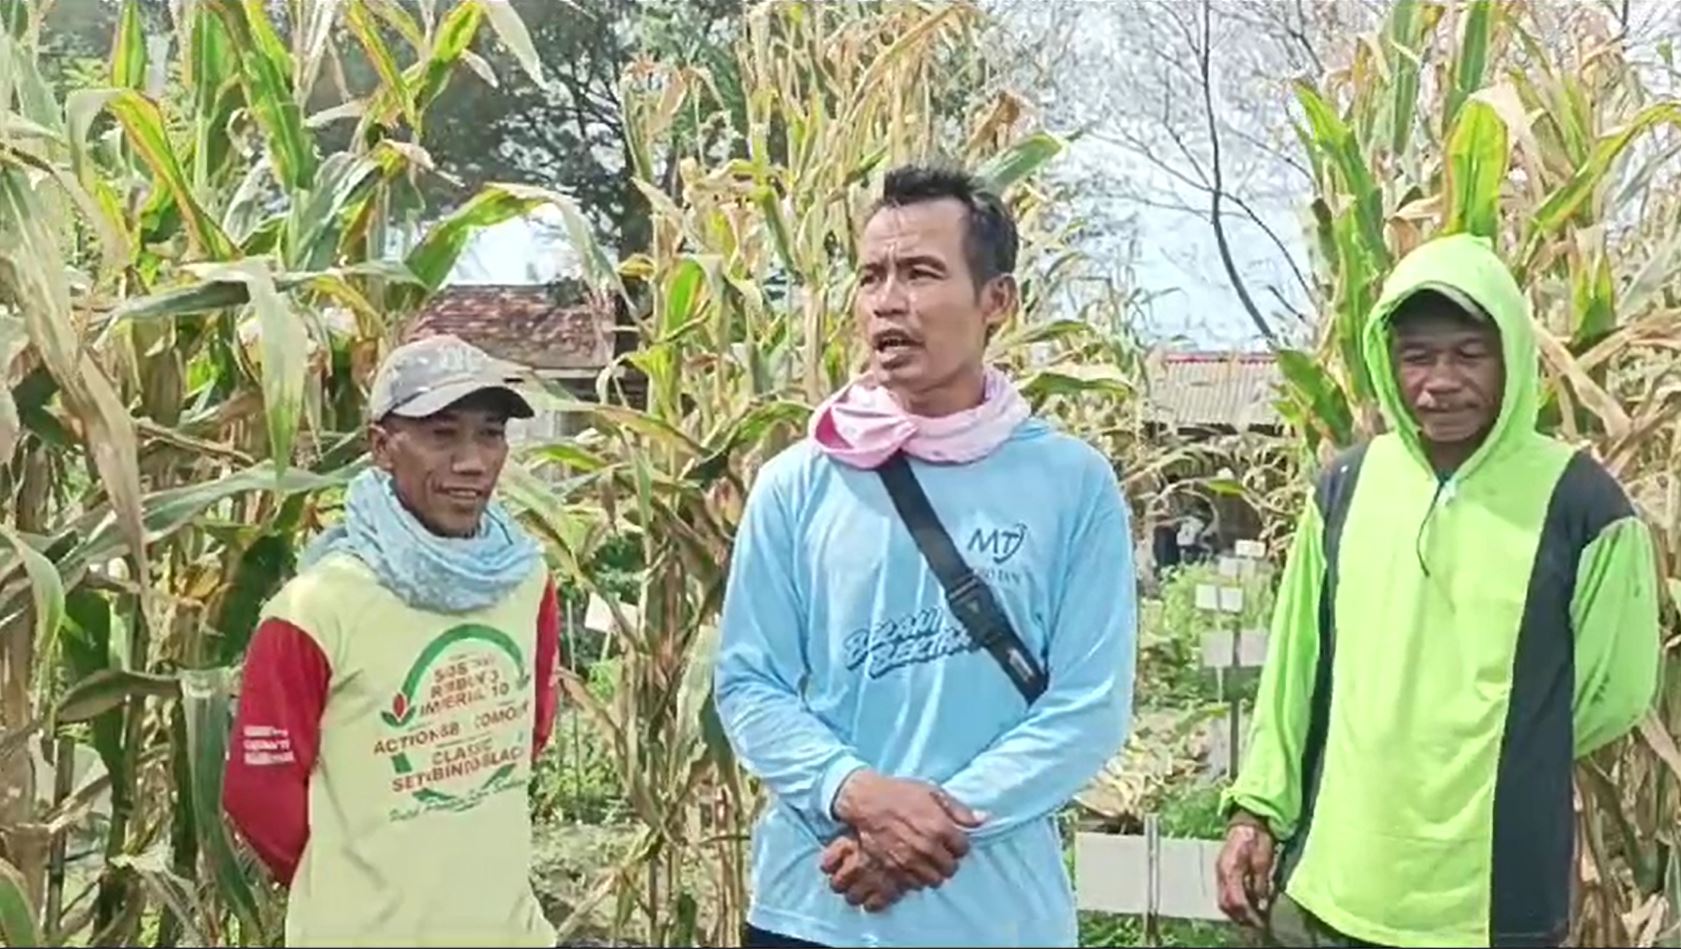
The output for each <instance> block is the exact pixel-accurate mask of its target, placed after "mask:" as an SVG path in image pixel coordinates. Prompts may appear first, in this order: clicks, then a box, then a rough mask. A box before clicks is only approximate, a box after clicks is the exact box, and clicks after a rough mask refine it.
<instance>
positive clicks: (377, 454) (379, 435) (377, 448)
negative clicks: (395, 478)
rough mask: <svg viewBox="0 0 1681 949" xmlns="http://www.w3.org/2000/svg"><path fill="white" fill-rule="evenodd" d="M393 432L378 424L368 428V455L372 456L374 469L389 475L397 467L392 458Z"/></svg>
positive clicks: (375, 423)
mask: <svg viewBox="0 0 1681 949" xmlns="http://www.w3.org/2000/svg"><path fill="white" fill-rule="evenodd" d="M391 437H392V436H391V432H390V431H389V430H388V429H386V428H385V426H383V425H381V424H380V423H378V422H374V423H373V424H371V425H369V426H368V454H369V455H370V456H372V458H373V462H374V467H376V468H378V469H380V470H381V471H384V472H386V473H387V474H389V473H390V472H391V470H392V469H393V468H395V467H396V461H395V460H394V459H393V458H392V457H391Z"/></svg>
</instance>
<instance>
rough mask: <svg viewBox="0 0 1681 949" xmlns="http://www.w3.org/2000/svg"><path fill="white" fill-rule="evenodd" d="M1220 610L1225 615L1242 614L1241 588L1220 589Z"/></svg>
mask: <svg viewBox="0 0 1681 949" xmlns="http://www.w3.org/2000/svg"><path fill="white" fill-rule="evenodd" d="M1220 609H1221V610H1222V611H1223V612H1226V613H1241V612H1243V588H1242V587H1221V588H1220Z"/></svg>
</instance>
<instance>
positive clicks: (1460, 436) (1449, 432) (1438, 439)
mask: <svg viewBox="0 0 1681 949" xmlns="http://www.w3.org/2000/svg"><path fill="white" fill-rule="evenodd" d="M1421 430H1422V432H1423V435H1424V439H1425V441H1428V442H1430V443H1432V444H1435V445H1443V446H1447V445H1469V444H1472V443H1474V442H1480V441H1481V440H1482V439H1483V438H1484V437H1485V436H1486V434H1487V431H1488V429H1487V427H1485V426H1483V425H1479V424H1476V423H1467V424H1462V425H1448V424H1437V425H1425V426H1421Z"/></svg>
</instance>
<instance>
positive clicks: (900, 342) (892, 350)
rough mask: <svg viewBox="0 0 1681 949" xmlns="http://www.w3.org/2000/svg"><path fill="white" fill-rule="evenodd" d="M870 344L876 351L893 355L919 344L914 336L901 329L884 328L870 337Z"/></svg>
mask: <svg viewBox="0 0 1681 949" xmlns="http://www.w3.org/2000/svg"><path fill="white" fill-rule="evenodd" d="M870 345H871V346H872V347H873V348H874V349H875V351H876V352H878V353H881V354H883V355H894V354H898V353H903V352H907V351H909V350H911V349H914V348H916V347H918V346H920V345H921V344H920V343H918V342H917V341H916V339H915V337H913V336H911V334H909V333H907V332H905V331H904V330H901V329H884V330H879V331H877V332H876V333H875V334H874V335H873V336H871V337H870Z"/></svg>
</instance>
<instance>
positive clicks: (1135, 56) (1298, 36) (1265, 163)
mask: <svg viewBox="0 0 1681 949" xmlns="http://www.w3.org/2000/svg"><path fill="white" fill-rule="evenodd" d="M1001 6H1002V7H1003V13H1004V15H1005V18H1006V19H1007V20H1009V21H1010V22H1012V23H1014V24H1016V26H1017V28H1018V29H1020V30H1021V31H1023V32H1024V33H1026V34H1029V35H1043V36H1046V37H1049V38H1052V39H1053V40H1055V41H1056V42H1057V44H1058V46H1057V48H1056V50H1055V54H1054V56H1047V57H1044V59H1045V60H1046V61H1047V62H1048V63H1049V67H1048V69H1047V70H1046V71H1045V72H1044V74H1043V75H1042V76H1040V77H1039V78H1040V81H1041V82H1042V83H1043V86H1042V87H1039V88H1041V90H1042V93H1041V98H1042V101H1043V103H1044V104H1045V107H1046V108H1047V109H1049V110H1050V111H1051V112H1052V114H1053V121H1054V124H1057V125H1059V126H1061V127H1064V128H1071V129H1076V130H1079V131H1080V132H1081V133H1082V134H1084V135H1085V136H1086V137H1087V138H1088V139H1090V140H1091V141H1093V142H1096V143H1099V144H1101V145H1103V146H1105V147H1107V148H1108V149H1110V150H1111V151H1112V152H1113V153H1115V154H1116V156H1117V159H1118V160H1116V161H1112V162H1108V163H1104V164H1103V165H1102V166H1101V167H1099V168H1097V169H1096V170H1095V177H1096V178H1097V179H1098V180H1096V181H1094V182H1092V183H1091V184H1090V188H1091V190H1092V191H1093V192H1094V193H1096V194H1098V195H1100V196H1101V197H1102V198H1104V199H1105V200H1107V201H1108V202H1110V203H1111V205H1112V206H1113V211H1112V213H1114V214H1116V215H1130V214H1131V213H1133V212H1135V211H1139V210H1143V211H1146V212H1156V213H1157V216H1161V213H1163V212H1165V213H1167V214H1184V215H1186V216H1187V218H1188V219H1191V220H1196V221H1201V222H1203V223H1204V224H1205V225H1206V227H1207V228H1208V230H1207V231H1206V232H1205V233H1206V234H1208V235H1209V236H1210V237H1212V239H1213V244H1214V254H1213V256H1214V258H1215V260H1217V262H1218V272H1219V277H1218V278H1215V279H1216V280H1218V282H1220V283H1223V284H1224V285H1225V286H1226V287H1228V288H1229V289H1230V291H1231V293H1232V294H1233V296H1234V297H1235V298H1236V300H1237V302H1238V304H1239V305H1240V306H1241V308H1242V310H1243V311H1244V314H1245V316H1246V317H1247V319H1248V322H1249V323H1250V324H1251V325H1252V326H1253V327H1254V329H1255V331H1256V333H1257V334H1259V336H1260V337H1261V338H1263V339H1265V340H1267V341H1268V342H1269V343H1270V344H1273V345H1277V344H1280V343H1282V342H1283V341H1284V340H1283V337H1284V336H1285V335H1286V331H1288V330H1290V329H1293V328H1297V327H1303V326H1305V325H1306V323H1307V322H1308V320H1307V317H1306V315H1305V314H1306V311H1307V310H1310V309H1311V307H1312V301H1313V298H1314V296H1315V288H1314V286H1313V284H1312V281H1311V279H1310V277H1309V273H1308V267H1307V264H1306V261H1305V260H1304V259H1303V257H1304V251H1303V249H1302V248H1301V247H1300V242H1299V241H1296V242H1294V243H1293V241H1292V237H1293V235H1291V234H1290V233H1289V232H1288V231H1287V230H1285V228H1286V226H1287V223H1286V222H1287V221H1288V220H1289V219H1292V218H1293V217H1294V212H1295V211H1296V209H1299V208H1300V207H1301V206H1302V202H1303V200H1304V198H1305V196H1306V195H1307V194H1308V193H1309V189H1310V186H1311V180H1312V179H1311V174H1310V171H1309V169H1308V168H1307V167H1306V166H1305V165H1304V164H1303V162H1302V161H1301V159H1300V158H1299V157H1298V144H1297V142H1296V139H1295V134H1294V131H1293V130H1292V128H1291V125H1290V121H1289V114H1290V111H1289V108H1290V106H1289V103H1290V92H1289V87H1288V82H1289V80H1290V79H1292V78H1295V77H1297V76H1303V75H1318V74H1319V73H1320V72H1322V71H1323V69H1324V68H1325V64H1326V63H1327V62H1335V61H1337V60H1338V59H1339V58H1340V57H1341V56H1342V55H1343V54H1344V51H1345V47H1346V46H1347V45H1349V44H1350V43H1351V42H1352V37H1353V35H1354V34H1355V33H1356V32H1357V31H1359V30H1360V29H1363V28H1369V26H1370V25H1371V24H1374V23H1376V22H1377V21H1378V18H1379V17H1380V16H1381V13H1382V4H1379V3H1375V2H1371V0H1357V2H1345V3H1336V4H1325V3H1314V2H1309V0H1269V2H1266V3H1254V2H1242V0H1194V2H1193V0H1125V2H1116V3H1070V2H1067V0H1050V2H1038V3H1034V4H1031V5H1029V4H1016V5H1012V4H1008V3H1004V4H1001ZM1175 243H1177V244H1179V245H1180V248H1181V249H1180V250H1178V251H1177V252H1176V251H1174V250H1171V249H1163V255H1164V256H1169V257H1174V256H1177V257H1181V258H1182V257H1185V256H1187V253H1186V251H1189V252H1190V255H1195V254H1196V251H1195V248H1196V247H1197V246H1198V245H1199V244H1201V241H1200V240H1187V241H1183V242H1175ZM1185 269H1187V270H1189V269H1193V268H1192V267H1191V266H1186V267H1185Z"/></svg>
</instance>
